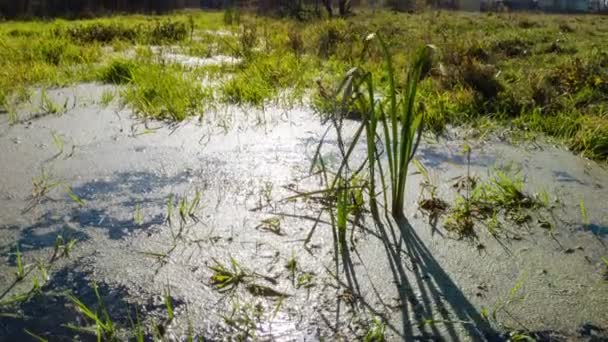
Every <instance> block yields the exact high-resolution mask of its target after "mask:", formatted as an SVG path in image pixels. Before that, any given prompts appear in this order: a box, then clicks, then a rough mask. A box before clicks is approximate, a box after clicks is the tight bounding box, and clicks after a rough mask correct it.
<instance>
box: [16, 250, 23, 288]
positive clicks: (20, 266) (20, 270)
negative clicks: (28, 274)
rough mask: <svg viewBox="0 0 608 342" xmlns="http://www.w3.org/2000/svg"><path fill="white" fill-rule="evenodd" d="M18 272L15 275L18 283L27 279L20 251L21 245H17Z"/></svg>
mask: <svg viewBox="0 0 608 342" xmlns="http://www.w3.org/2000/svg"><path fill="white" fill-rule="evenodd" d="M16 257H17V271H16V272H15V275H16V276H17V281H21V280H23V278H24V277H25V269H24V267H23V261H22V260H21V251H20V250H19V245H17V254H16Z"/></svg>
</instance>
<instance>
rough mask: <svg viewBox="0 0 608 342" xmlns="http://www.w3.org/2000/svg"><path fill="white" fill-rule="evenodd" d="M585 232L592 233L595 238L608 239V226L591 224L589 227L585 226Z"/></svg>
mask: <svg viewBox="0 0 608 342" xmlns="http://www.w3.org/2000/svg"><path fill="white" fill-rule="evenodd" d="M582 230H583V231H587V232H591V233H592V234H594V235H595V236H599V237H608V226H603V225H598V224H594V223H592V224H589V225H587V226H583V228H582Z"/></svg>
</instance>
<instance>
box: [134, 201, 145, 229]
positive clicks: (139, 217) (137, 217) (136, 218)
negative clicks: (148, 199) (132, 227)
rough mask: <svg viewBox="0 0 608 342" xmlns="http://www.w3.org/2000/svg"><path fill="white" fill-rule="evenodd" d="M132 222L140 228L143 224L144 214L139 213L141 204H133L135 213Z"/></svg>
mask: <svg viewBox="0 0 608 342" xmlns="http://www.w3.org/2000/svg"><path fill="white" fill-rule="evenodd" d="M133 222H135V224H136V225H138V226H141V225H143V224H144V214H143V213H142V211H141V204H140V203H137V204H135V213H134V214H133Z"/></svg>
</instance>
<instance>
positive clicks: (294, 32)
mask: <svg viewBox="0 0 608 342" xmlns="http://www.w3.org/2000/svg"><path fill="white" fill-rule="evenodd" d="M287 38H288V46H289V49H290V50H291V52H293V54H294V55H295V56H296V58H297V59H298V60H300V58H301V56H302V54H303V53H304V39H303V38H302V32H301V31H300V30H299V29H298V28H297V27H295V26H292V27H291V28H290V29H289V31H288V32H287Z"/></svg>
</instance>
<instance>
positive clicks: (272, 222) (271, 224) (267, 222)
mask: <svg viewBox="0 0 608 342" xmlns="http://www.w3.org/2000/svg"><path fill="white" fill-rule="evenodd" d="M256 229H262V230H266V231H269V232H271V233H273V234H276V235H285V234H284V233H283V231H281V220H280V219H279V218H278V217H271V218H267V219H264V220H262V222H261V223H260V224H258V225H257V226H256Z"/></svg>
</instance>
